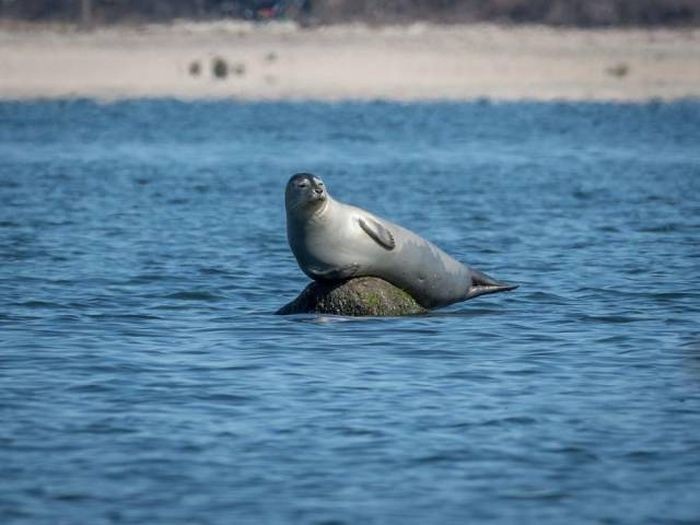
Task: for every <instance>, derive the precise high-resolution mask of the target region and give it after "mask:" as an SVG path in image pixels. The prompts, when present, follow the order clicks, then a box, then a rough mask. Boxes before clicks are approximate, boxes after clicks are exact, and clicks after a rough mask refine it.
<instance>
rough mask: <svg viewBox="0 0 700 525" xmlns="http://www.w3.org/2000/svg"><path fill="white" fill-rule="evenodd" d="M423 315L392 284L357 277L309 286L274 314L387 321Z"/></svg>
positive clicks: (422, 309) (422, 310)
mask: <svg viewBox="0 0 700 525" xmlns="http://www.w3.org/2000/svg"><path fill="white" fill-rule="evenodd" d="M425 312H426V309H425V308H423V307H422V306H420V305H419V304H418V303H417V302H416V301H415V299H413V297H411V296H410V295H409V294H407V293H406V292H404V291H403V290H401V289H400V288H397V287H396V286H394V285H393V284H390V283H388V282H386V281H384V280H382V279H378V278H376V277H357V278H355V279H350V280H348V281H342V282H333V283H320V282H312V283H311V284H309V285H308V286H307V287H306V288H305V289H304V291H302V292H301V293H300V294H299V296H298V297H297V298H296V299H294V300H293V301H292V302H291V303H288V304H286V305H284V306H283V307H282V308H280V309H279V310H278V311H277V314H278V315H289V314H329V315H347V316H357V317H360V316H374V317H390V316H398V315H415V314H421V313H425Z"/></svg>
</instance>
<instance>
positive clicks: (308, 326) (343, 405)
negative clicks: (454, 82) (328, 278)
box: [0, 100, 700, 525]
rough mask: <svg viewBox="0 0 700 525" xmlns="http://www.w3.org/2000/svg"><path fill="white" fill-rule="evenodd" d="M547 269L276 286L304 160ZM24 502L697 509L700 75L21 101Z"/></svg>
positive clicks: (16, 421)
mask: <svg viewBox="0 0 700 525" xmlns="http://www.w3.org/2000/svg"><path fill="white" fill-rule="evenodd" d="M298 171H311V172H313V173H315V174H318V175H320V176H322V177H323V178H324V179H325V181H326V184H327V186H328V189H329V190H330V193H331V194H332V195H334V196H335V197H336V198H337V199H339V200H342V201H344V202H349V203H352V204H355V205H359V206H362V207H365V208H367V209H369V210H371V211H373V212H375V213H377V214H379V215H381V216H384V217H386V218H388V219H390V220H392V221H394V222H398V223H400V224H402V225H404V226H407V227H409V228H411V229H413V230H414V231H416V232H418V233H420V234H421V235H423V236H424V237H426V238H428V239H430V240H432V241H433V242H435V243H436V244H438V245H439V246H441V247H442V248H444V249H445V250H446V251H447V252H449V253H450V254H452V255H454V256H455V257H457V258H458V259H460V260H462V261H464V262H466V263H468V264H470V265H472V266H474V267H476V268H478V269H480V270H482V271H484V272H487V273H489V274H491V275H493V276H494V277H496V278H499V279H502V280H506V281H509V282H515V283H518V284H520V288H519V289H518V290H517V291H515V292H511V293H503V294H498V295H492V296H488V297H480V298H477V299H474V300H472V301H468V302H465V303H461V304H456V305H452V306H450V307H447V308H444V309H441V310H436V311H434V312H431V313H430V314H429V315H424V316H417V317H405V318H365V319H353V318H340V317H324V316H309V315H307V316H290V317H286V316H276V315H274V312H275V310H276V309H277V308H279V307H280V306H282V305H283V304H284V303H286V302H288V301H290V300H291V299H293V298H294V297H295V296H296V294H297V293H298V292H299V291H300V290H301V289H302V288H303V287H304V286H305V285H306V284H307V278H306V277H305V276H304V275H303V274H302V272H301V271H300V270H299V268H298V267H297V265H296V263H295V260H294V258H293V256H292V254H291V252H290V250H289V248H288V245H287V241H286V234H285V218H284V204H283V193H284V186H285V184H286V182H287V180H288V178H289V177H290V175H291V174H293V173H294V172H298ZM0 416H1V417H0V523H2V524H15V523H18V524H20V523H27V524H30V523H31V524H34V523H37V524H103V523H119V524H121V523H125V524H144V523H148V524H154V523H163V524H231V523H236V524H238V523H251V524H252V523H270V524H286V523H302V524H306V523H308V524H327V525H330V524H335V525H340V524H375V523H376V524H433V523H434V524H452V523H454V524H458V523H459V524H462V523H495V524H522V523H533V524H535V523H536V524H543V523H545V524H562V523H591V524H593V523H600V524H650V525H652V524H653V525H657V524H697V523H700V102H699V101H680V102H675V103H661V102H650V103H648V104H601V103H494V102H489V101H486V100H484V101H478V102H474V103H420V104H401V103H387V102H371V103H361V102H352V103H350V102H348V103H335V104H326V103H308V102H294V103H291V102H290V103H237V102H197V103H184V102H177V101H171V100H155V101H129V102H118V103H95V102H90V101H81V100H77V101H55V102H50V101H38V102H2V103H0Z"/></svg>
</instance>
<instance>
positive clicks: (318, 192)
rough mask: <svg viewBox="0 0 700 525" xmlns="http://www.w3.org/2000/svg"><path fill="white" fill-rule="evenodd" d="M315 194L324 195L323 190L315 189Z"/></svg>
mask: <svg viewBox="0 0 700 525" xmlns="http://www.w3.org/2000/svg"><path fill="white" fill-rule="evenodd" d="M314 192H315V193H316V194H317V195H321V194H323V188H314Z"/></svg>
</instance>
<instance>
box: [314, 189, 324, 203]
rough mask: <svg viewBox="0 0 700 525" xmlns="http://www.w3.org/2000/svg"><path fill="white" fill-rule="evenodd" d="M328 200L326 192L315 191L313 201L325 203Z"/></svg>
mask: <svg viewBox="0 0 700 525" xmlns="http://www.w3.org/2000/svg"><path fill="white" fill-rule="evenodd" d="M325 200H326V192H325V191H323V190H321V191H320V192H319V191H318V190H314V192H313V193H312V194H311V201H325Z"/></svg>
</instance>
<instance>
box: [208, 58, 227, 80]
mask: <svg viewBox="0 0 700 525" xmlns="http://www.w3.org/2000/svg"><path fill="white" fill-rule="evenodd" d="M211 74H212V75H214V77H215V78H219V79H222V80H223V79H224V78H226V77H227V76H228V63H227V62H226V60H224V59H223V58H221V57H214V58H213V59H212V61H211Z"/></svg>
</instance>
